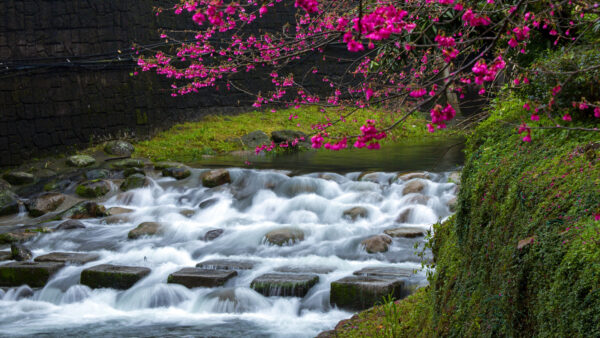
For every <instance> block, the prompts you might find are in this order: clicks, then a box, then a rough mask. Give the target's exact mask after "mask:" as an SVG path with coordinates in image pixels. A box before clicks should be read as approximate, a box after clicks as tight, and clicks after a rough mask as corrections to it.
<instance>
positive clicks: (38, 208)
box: [26, 192, 66, 217]
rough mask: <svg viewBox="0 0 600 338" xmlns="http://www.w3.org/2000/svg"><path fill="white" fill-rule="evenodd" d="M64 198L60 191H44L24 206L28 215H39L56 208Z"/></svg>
mask: <svg viewBox="0 0 600 338" xmlns="http://www.w3.org/2000/svg"><path fill="white" fill-rule="evenodd" d="M65 199H66V196H65V195H63V194H61V193H57V192H50V193H45V194H41V195H39V196H37V197H35V198H33V199H31V200H30V201H29V203H27V204H26V207H27V210H28V211H29V215H30V216H32V217H39V216H42V215H45V214H47V213H49V212H52V211H54V210H56V209H57V208H58V207H59V206H60V205H61V204H62V203H63V202H64V201H65Z"/></svg>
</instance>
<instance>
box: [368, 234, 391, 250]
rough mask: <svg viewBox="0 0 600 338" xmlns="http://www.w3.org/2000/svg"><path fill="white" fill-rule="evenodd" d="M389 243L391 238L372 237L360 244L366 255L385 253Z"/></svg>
mask: <svg viewBox="0 0 600 338" xmlns="http://www.w3.org/2000/svg"><path fill="white" fill-rule="evenodd" d="M391 243H392V238H391V237H390V236H387V235H377V236H373V237H370V238H367V239H365V240H363V241H362V242H360V244H361V245H364V247H365V250H367V252H368V253H379V252H386V251H388V248H389V246H390V244H391Z"/></svg>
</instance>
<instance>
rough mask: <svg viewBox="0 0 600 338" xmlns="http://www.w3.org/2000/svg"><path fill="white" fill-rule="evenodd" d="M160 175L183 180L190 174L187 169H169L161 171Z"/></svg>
mask: <svg viewBox="0 0 600 338" xmlns="http://www.w3.org/2000/svg"><path fill="white" fill-rule="evenodd" d="M162 174H163V176H165V177H173V178H175V179H177V180H183V179H184V178H187V177H189V176H190V175H191V174H192V172H191V171H190V169H188V168H187V167H169V168H165V169H163V170H162Z"/></svg>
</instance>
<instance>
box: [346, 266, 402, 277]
mask: <svg viewBox="0 0 600 338" xmlns="http://www.w3.org/2000/svg"><path fill="white" fill-rule="evenodd" d="M353 275H355V276H363V277H375V278H391V279H405V278H408V277H410V276H412V275H413V271H412V270H411V269H404V268H398V267H394V266H372V267H366V268H363V269H360V270H358V271H354V273H353Z"/></svg>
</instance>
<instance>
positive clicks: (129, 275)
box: [81, 264, 152, 290]
mask: <svg viewBox="0 0 600 338" xmlns="http://www.w3.org/2000/svg"><path fill="white" fill-rule="evenodd" d="M151 271H152V270H150V269H148V268H144V267H138V266H120V265H110V264H102V265H96V266H93V267H91V268H88V269H85V270H83V271H82V272H81V284H83V285H87V286H89V287H90V288H92V289H98V288H113V289H120V290H126V289H129V288H130V287H132V286H133V285H134V284H135V283H137V282H138V281H139V280H140V279H142V278H144V277H146V276H147V275H149V274H150V272H151Z"/></svg>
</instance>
